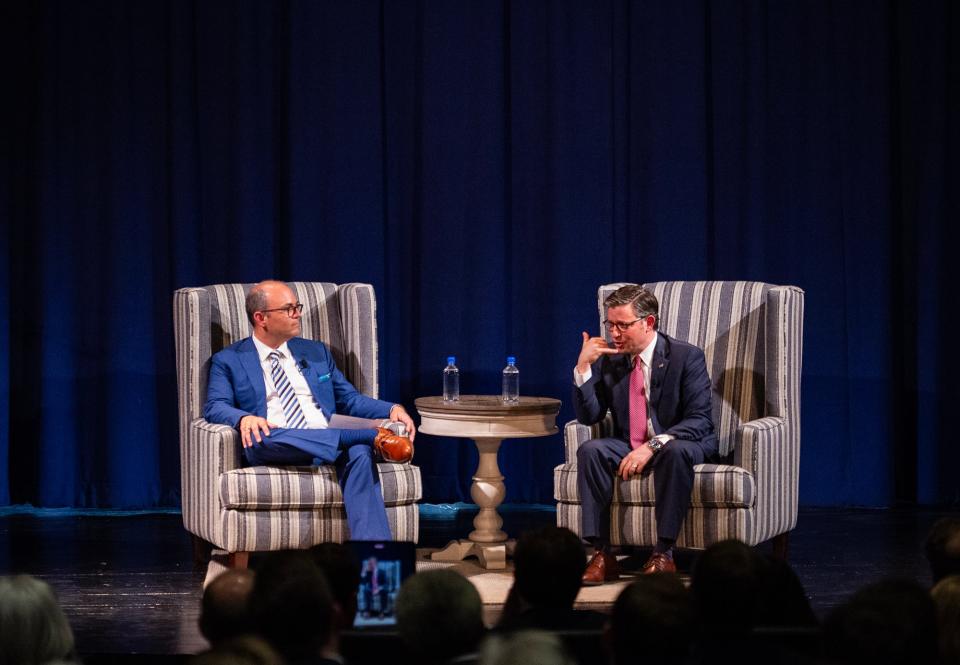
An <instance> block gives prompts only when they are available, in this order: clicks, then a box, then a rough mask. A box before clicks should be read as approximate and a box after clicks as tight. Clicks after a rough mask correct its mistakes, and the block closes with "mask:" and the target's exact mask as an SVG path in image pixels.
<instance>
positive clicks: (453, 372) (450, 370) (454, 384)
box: [443, 356, 460, 402]
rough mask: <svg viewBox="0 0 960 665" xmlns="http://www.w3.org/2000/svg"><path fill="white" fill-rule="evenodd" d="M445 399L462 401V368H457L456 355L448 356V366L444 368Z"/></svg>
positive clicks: (447, 400) (446, 400)
mask: <svg viewBox="0 0 960 665" xmlns="http://www.w3.org/2000/svg"><path fill="white" fill-rule="evenodd" d="M443 401H444V402H459V401H460V370H458V369H457V359H456V357H455V356H449V357H448V358H447V366H446V368H444V370H443Z"/></svg>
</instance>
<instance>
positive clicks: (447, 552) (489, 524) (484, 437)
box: [415, 395, 560, 569]
mask: <svg viewBox="0 0 960 665" xmlns="http://www.w3.org/2000/svg"><path fill="white" fill-rule="evenodd" d="M415 404H416V406H417V411H418V412H419V413H420V431H421V432H423V433H425V434H435V435H437V436H454V437H463V438H468V439H473V441H474V443H476V445H477V450H478V451H479V453H480V460H479V463H478V464H477V471H476V473H475V474H474V476H473V485H472V486H471V488H470V496H471V497H472V498H473V501H474V503H476V504H477V505H478V506H479V507H480V513H479V514H478V515H477V516H476V517H475V518H474V520H473V526H474V530H473V531H472V532H471V533H470V535H469V536H468V537H467V539H461V540H454V541H451V542H450V543H449V544H448V545H447V546H446V547H444V548H443V549H441V550H438V551H437V552H434V553H433V555H432V557H431V558H433V559H435V560H437V561H462V560H463V559H465V558H466V557H468V556H471V555H474V556H476V557H477V558H478V559H479V560H480V565H482V566H483V567H484V568H488V569H490V568H505V567H506V565H507V564H506V557H507V554H509V553H511V552H512V551H513V544H514V541H512V540H509V539H508V538H507V534H506V533H504V531H503V530H502V529H501V528H500V527H501V526H503V519H502V518H501V517H500V515H499V514H498V513H497V506H499V505H500V504H501V503H502V502H503V498H504V497H505V496H506V493H507V490H506V486H505V485H504V484H503V475H501V473H500V466H499V465H498V464H497V451H498V450H499V449H500V443H501V442H502V441H503V440H504V439H522V438H531V437H537V436H548V435H550V434H553V433H555V432H556V431H557V424H556V422H557V414H558V413H559V412H560V400H557V399H552V398H549V397H521V398H520V402H519V403H518V404H504V403H503V402H502V401H501V399H500V396H499V395H461V396H460V401H459V402H444V401H443V398H442V397H419V398H417V399H416V401H415Z"/></svg>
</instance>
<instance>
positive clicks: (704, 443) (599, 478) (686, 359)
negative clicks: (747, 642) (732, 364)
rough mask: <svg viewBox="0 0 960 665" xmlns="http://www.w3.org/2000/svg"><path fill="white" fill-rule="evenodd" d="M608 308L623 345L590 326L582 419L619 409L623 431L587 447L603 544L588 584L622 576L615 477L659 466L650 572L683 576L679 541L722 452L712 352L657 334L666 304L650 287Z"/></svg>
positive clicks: (584, 453)
mask: <svg viewBox="0 0 960 665" xmlns="http://www.w3.org/2000/svg"><path fill="white" fill-rule="evenodd" d="M604 307H605V308H606V310H607V319H606V321H605V322H604V323H605V325H606V327H607V329H608V330H609V331H610V335H611V338H612V340H613V347H611V346H609V345H608V344H607V342H606V340H604V339H603V338H602V337H590V336H589V335H588V334H587V333H586V332H584V333H583V346H582V348H581V350H580V357H579V358H578V359H577V366H576V367H575V368H574V373H573V374H574V389H573V405H574V409H575V410H576V413H577V420H579V421H580V422H581V423H583V424H584V425H593V424H594V423H597V422H599V421H601V420H603V418H604V417H605V416H606V414H607V411H608V410H610V412H611V413H612V415H613V436H612V437H608V438H600V439H591V440H589V441H586V442H584V443H583V445H581V446H580V448H579V449H578V451H577V467H578V474H577V483H578V490H579V492H580V501H581V509H582V531H581V536H582V537H583V538H584V539H585V540H587V541H588V542H590V543H591V544H592V545H593V546H594V548H595V549H596V553H595V554H594V556H593V558H592V559H591V560H590V563H589V564H588V565H587V570H586V572H585V573H584V576H583V583H584V584H587V585H592V584H602V583H604V582H606V581H610V580H615V579H617V577H618V576H619V571H618V569H617V560H616V558H615V557H614V556H613V555H612V554H611V553H610V550H609V545H610V502H611V500H612V498H613V485H614V477H615V475H616V476H620V477H621V478H622V479H623V480H628V479H629V478H631V477H633V476H635V475H638V474H640V473H642V472H644V470H648V469H652V470H653V472H654V473H653V482H654V495H655V499H656V507H655V514H656V519H657V544H656V546H655V547H654V550H653V553H652V554H651V556H650V559H649V560H648V561H647V563H646V564H645V565H644V567H643V572H644V573H654V572H675V571H676V565H675V564H674V562H673V547H674V544H675V543H676V540H677V536H678V535H679V533H680V528H681V526H682V525H683V520H684V517H685V516H686V514H687V509H688V508H689V506H690V493H691V490H692V489H693V467H694V465H696V464H701V463H703V462H705V461H711V460H713V459H714V458H715V457H716V455H717V437H716V435H715V434H714V431H713V421H712V419H711V412H712V400H711V386H710V377H709V375H708V374H707V365H706V360H705V359H704V355H703V351H701V350H700V349H698V348H697V347H695V346H692V345H690V344H686V343H684V342H681V341H679V340H676V339H672V338H670V337H668V336H667V335H664V334H663V333H659V332H657V327H658V324H659V311H660V307H659V303H658V302H657V298H656V296H654V295H653V293H651V292H650V291H648V290H647V289H644V288H643V287H640V286H637V285H628V286H624V287H621V288H619V289H617V290H616V291H614V292H613V293H611V294H610V295H609V296H608V297H607V298H606V300H604Z"/></svg>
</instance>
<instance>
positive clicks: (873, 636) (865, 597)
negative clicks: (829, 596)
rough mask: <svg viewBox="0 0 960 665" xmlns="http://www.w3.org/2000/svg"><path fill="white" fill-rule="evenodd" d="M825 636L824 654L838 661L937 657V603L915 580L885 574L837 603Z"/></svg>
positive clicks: (907, 663) (858, 663) (906, 663)
mask: <svg viewBox="0 0 960 665" xmlns="http://www.w3.org/2000/svg"><path fill="white" fill-rule="evenodd" d="M823 637H824V652H825V655H826V656H827V658H828V659H829V660H830V661H831V662H833V663H837V664H838V665H914V664H916V663H935V662H936V660H937V646H938V645H937V616H936V608H935V606H934V604H933V600H932V599H931V597H930V594H929V592H928V591H927V590H926V589H924V588H923V587H922V586H920V585H919V584H917V583H916V582H914V581H912V580H884V581H882V582H877V583H875V584H871V585H869V586H866V587H864V588H863V589H861V590H859V591H857V592H856V593H854V594H853V596H851V597H850V599H849V600H848V601H847V602H845V603H843V604H842V605H840V606H839V607H837V608H836V609H834V610H833V611H832V612H831V613H830V615H829V616H828V617H827V619H826V621H825V622H824V629H823Z"/></svg>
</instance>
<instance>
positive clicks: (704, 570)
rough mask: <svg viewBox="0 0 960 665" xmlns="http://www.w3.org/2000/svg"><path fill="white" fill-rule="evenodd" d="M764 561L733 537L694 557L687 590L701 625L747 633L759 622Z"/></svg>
mask: <svg viewBox="0 0 960 665" xmlns="http://www.w3.org/2000/svg"><path fill="white" fill-rule="evenodd" d="M764 566H765V563H764V560H763V557H762V556H761V555H760V553H759V552H757V551H756V550H754V549H753V548H752V547H750V546H749V545H747V544H745V543H743V542H741V541H739V540H735V539H730V540H723V541H720V542H718V543H714V544H713V545H711V546H710V547H708V548H707V549H706V550H704V551H703V553H702V554H700V556H699V557H698V558H697V561H696V563H695V564H694V567H693V575H692V576H691V581H690V589H691V591H692V592H693V597H694V601H695V602H696V605H697V609H698V613H699V614H700V616H704V617H710V621H709V622H707V623H705V624H704V628H705V629H707V630H710V631H712V632H716V633H718V634H721V633H722V634H725V635H734V634H743V633H746V632H748V631H749V630H750V629H751V628H753V627H754V626H756V625H757V624H758V623H759V619H760V616H761V614H762V608H763V601H764V595H763V592H764V582H765V570H764Z"/></svg>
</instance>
